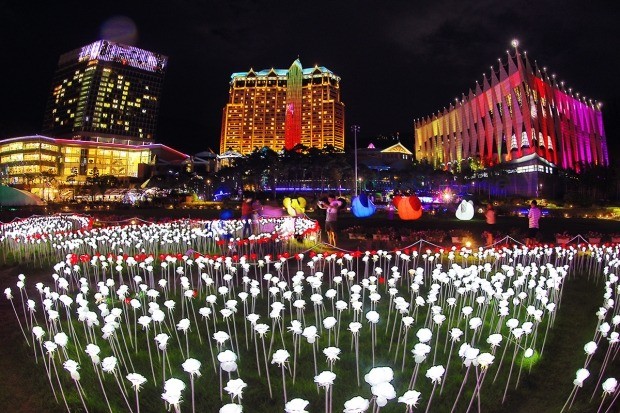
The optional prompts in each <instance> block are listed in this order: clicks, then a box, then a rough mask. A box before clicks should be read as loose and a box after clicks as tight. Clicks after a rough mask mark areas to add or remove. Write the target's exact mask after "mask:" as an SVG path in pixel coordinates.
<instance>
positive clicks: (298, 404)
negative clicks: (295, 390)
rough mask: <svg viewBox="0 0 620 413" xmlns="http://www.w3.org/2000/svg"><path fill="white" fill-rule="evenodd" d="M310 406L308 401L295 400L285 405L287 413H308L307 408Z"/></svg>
mask: <svg viewBox="0 0 620 413" xmlns="http://www.w3.org/2000/svg"><path fill="white" fill-rule="evenodd" d="M309 404H310V402H309V401H308V400H303V399H293V400H291V401H289V402H288V403H286V404H285V405H284V412H285V413H308V411H307V410H305V408H306V407H307V406H308V405H309Z"/></svg>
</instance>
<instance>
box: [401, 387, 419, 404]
mask: <svg viewBox="0 0 620 413" xmlns="http://www.w3.org/2000/svg"><path fill="white" fill-rule="evenodd" d="M421 395H422V393H420V392H419V391H415V390H408V391H406V392H405V394H403V395H402V396H400V397H399V398H398V402H399V403H404V404H405V405H406V406H407V407H408V408H412V407H416V405H417V404H418V402H419V401H420V396H421Z"/></svg>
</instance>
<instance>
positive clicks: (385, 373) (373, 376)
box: [364, 367, 394, 386]
mask: <svg viewBox="0 0 620 413" xmlns="http://www.w3.org/2000/svg"><path fill="white" fill-rule="evenodd" d="M393 379H394V371H393V370H392V368H391V367H375V368H373V369H371V370H370V371H369V372H368V373H367V374H366V375H365V376H364V381H366V383H368V384H369V385H370V386H374V385H376V384H379V383H382V382H389V381H392V380H393Z"/></svg>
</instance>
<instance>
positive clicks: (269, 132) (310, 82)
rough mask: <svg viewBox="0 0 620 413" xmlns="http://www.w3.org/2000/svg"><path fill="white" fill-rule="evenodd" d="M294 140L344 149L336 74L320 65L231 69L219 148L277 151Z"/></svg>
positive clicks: (287, 146) (242, 151)
mask: <svg viewBox="0 0 620 413" xmlns="http://www.w3.org/2000/svg"><path fill="white" fill-rule="evenodd" d="M298 144H302V145H304V146H307V147H318V148H323V147H325V146H326V145H332V146H334V148H335V149H337V150H343V149H344V103H342V102H341V101H340V77H338V76H336V75H335V74H334V73H333V72H331V71H330V70H328V69H326V68H325V67H322V66H315V67H313V68H306V69H304V68H302V66H301V63H300V61H299V59H297V60H295V61H294V62H293V64H292V65H291V67H290V68H289V69H288V70H286V69H273V68H271V69H266V70H261V71H259V72H255V71H254V70H252V69H250V71H249V72H240V73H233V74H232V76H231V81H230V91H229V101H228V103H227V104H226V106H225V107H224V110H223V116H222V134H221V139H220V153H225V152H227V151H229V150H231V151H236V152H239V153H241V154H244V155H246V154H249V153H251V152H252V151H254V149H255V148H258V149H261V148H263V147H269V148H271V149H273V150H275V151H279V150H281V149H283V148H286V149H292V148H293V147H295V146H296V145H298Z"/></svg>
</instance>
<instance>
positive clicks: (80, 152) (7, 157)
mask: <svg viewBox="0 0 620 413" xmlns="http://www.w3.org/2000/svg"><path fill="white" fill-rule="evenodd" d="M188 159H189V156H188V155H186V154H183V153H181V152H179V151H176V150H174V149H172V148H170V147H168V146H165V145H162V144H156V143H150V144H147V143H143V144H140V145H133V144H121V143H112V142H94V141H83V140H75V139H60V138H50V137H46V136H41V135H34V136H23V137H17V138H10V139H4V140H1V141H0V182H1V183H3V184H10V185H16V186H18V187H24V188H26V189H29V190H30V191H31V192H33V193H35V194H37V195H39V196H40V197H41V198H43V199H45V200H50V199H68V198H71V197H72V196H73V192H74V190H75V189H76V188H77V187H78V186H79V185H83V184H84V183H85V182H86V178H88V177H95V176H105V175H112V176H114V177H116V178H117V179H119V180H120V181H123V180H126V181H128V180H130V179H131V178H136V179H139V180H144V179H146V178H148V176H149V175H150V172H151V167H153V166H154V165H155V164H156V163H157V164H160V165H161V164H166V163H170V164H173V163H174V164H178V163H182V162H185V161H187V160H188Z"/></svg>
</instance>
